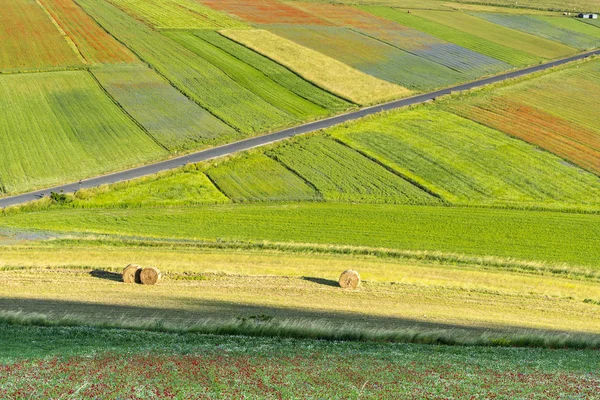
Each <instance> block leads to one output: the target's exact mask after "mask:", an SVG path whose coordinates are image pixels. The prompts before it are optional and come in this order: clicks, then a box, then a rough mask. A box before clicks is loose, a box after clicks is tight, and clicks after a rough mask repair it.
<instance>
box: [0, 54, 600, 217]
mask: <svg viewBox="0 0 600 400" xmlns="http://www.w3.org/2000/svg"><path fill="white" fill-rule="evenodd" d="M594 55H600V49H599V50H594V51H589V52H586V53H581V54H578V55H575V56H571V57H567V58H563V59H560V60H556V61H551V62H548V63H545V64H540V65H535V66H533V67H529V68H524V69H520V70H517V71H512V72H507V73H505V74H501V75H496V76H492V77H489V78H484V79H479V80H476V81H473V82H469V83H465V84H462V85H457V86H453V87H450V88H446V89H441V90H436V91H434V92H430V93H424V94H420V95H417V96H413V97H408V98H404V99H400V100H395V101H390V102H389V103H384V104H379V105H376V106H371V107H365V108H361V109H360V110H357V111H352V112H350V113H347V114H341V115H337V116H335V117H331V118H326V119H322V120H319V121H314V122H309V123H307V124H304V125H299V126H296V127H293V128H288V129H284V130H281V131H277V132H273V133H269V134H266V135H263V136H256V137H253V138H249V139H244V140H241V141H239V142H234V143H230V144H226V145H223V146H219V147H213V148H211V149H207V150H202V151H198V152H196V153H192V154H189V155H185V156H181V157H177V158H172V159H169V160H165V161H160V162H157V163H154V164H148V165H144V166H142V167H137V168H132V169H128V170H125V171H121V172H115V173H113V174H109V175H102V176H98V177H95V178H90V179H85V180H83V181H80V182H75V183H70V184H66V185H60V186H55V187H51V188H47V189H43V190H37V191H34V192H29V193H24V194H20V195H16V196H11V197H4V198H0V208H5V207H9V206H14V205H19V204H24V203H27V202H29V201H32V200H37V199H39V198H41V197H44V196H47V195H49V194H50V193H51V192H60V191H64V192H65V193H71V192H75V191H77V190H79V189H87V188H93V187H97V186H100V185H104V184H109V183H115V182H121V181H127V180H130V179H134V178H140V177H142V176H146V175H151V174H155V173H157V172H161V171H166V170H169V169H173V168H177V167H180V166H182V165H184V164H187V163H197V162H200V161H206V160H210V159H213V158H217V157H223V156H227V155H230V154H233V153H237V152H240V151H244V150H248V149H251V148H254V147H260V146H264V145H267V144H269V143H273V142H278V141H280V140H284V139H287V138H290V137H292V136H296V135H301V134H305V133H309V132H314V131H318V130H320V129H324V128H330V127H332V126H335V125H339V124H341V123H344V122H348V121H353V120H356V119H359V118H362V117H365V116H367V115H373V114H377V113H379V112H382V111H389V110H394V109H397V108H402V107H407V106H412V105H416V104H421V103H425V102H427V101H429V100H433V99H435V98H436V97H439V96H444V95H448V94H451V93H453V92H463V91H466V90H470V89H474V88H478V87H481V86H485V85H489V84H492V83H497V82H502V81H505V80H508V79H514V78H518V77H521V76H525V75H529V74H533V73H535V72H540V71H544V70H547V69H550V68H553V67H557V66H559V65H563V64H567V63H569V62H573V61H578V60H583V59H585V58H588V57H591V56H594Z"/></svg>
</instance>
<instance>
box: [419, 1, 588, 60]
mask: <svg viewBox="0 0 600 400" xmlns="http://www.w3.org/2000/svg"><path fill="white" fill-rule="evenodd" d="M412 14H414V15H417V16H419V17H422V18H425V19H428V20H430V21H433V22H435V23H439V24H441V25H445V26H448V27H450V28H454V29H457V30H459V31H462V32H466V33H469V34H471V35H474V36H477V37H480V38H482V39H486V40H489V41H490V42H493V43H497V44H500V45H503V46H507V47H510V48H513V49H517V50H519V51H523V52H525V53H528V54H531V55H534V56H537V57H542V58H545V59H554V58H558V57H564V56H567V55H569V54H573V53H575V51H576V50H575V49H574V48H573V47H569V46H566V45H564V44H562V43H558V42H554V41H551V40H548V39H544V38H541V37H538V36H534V35H531V34H528V33H525V32H521V31H518V30H514V29H509V28H506V27H504V26H502V25H497V24H495V23H492V22H489V21H486V20H485V19H482V18H478V17H475V16H473V15H469V14H467V13H463V12H444V11H429V10H427V11H425V10H416V11H414V12H412Z"/></svg>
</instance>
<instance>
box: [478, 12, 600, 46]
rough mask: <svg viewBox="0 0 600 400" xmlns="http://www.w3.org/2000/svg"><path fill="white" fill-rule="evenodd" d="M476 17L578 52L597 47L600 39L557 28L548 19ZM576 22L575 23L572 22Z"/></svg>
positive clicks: (501, 15)
mask: <svg viewBox="0 0 600 400" xmlns="http://www.w3.org/2000/svg"><path fill="white" fill-rule="evenodd" d="M476 15H477V17H480V18H482V19H485V20H486V21H490V22H493V23H494V24H498V25H502V26H505V27H507V28H510V29H514V30H518V31H522V32H525V33H529V34H532V35H535V36H539V37H542V38H546V39H549V40H553V41H556V42H560V43H563V44H565V45H567V46H570V47H574V48H576V49H579V50H586V49H592V48H595V47H598V45H599V44H600V39H599V38H598V37H597V36H595V37H592V36H587V35H584V34H582V33H580V32H577V31H574V30H571V29H567V28H565V27H559V26H557V25H556V24H553V23H551V22H550V21H549V20H548V19H538V18H536V17H533V16H528V15H503V14H476ZM574 22H577V21H574ZM561 25H562V26H564V25H565V24H561Z"/></svg>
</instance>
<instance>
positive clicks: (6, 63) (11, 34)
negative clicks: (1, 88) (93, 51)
mask: <svg viewBox="0 0 600 400" xmlns="http://www.w3.org/2000/svg"><path fill="white" fill-rule="evenodd" d="M0 43H2V45H1V46H0V70H4V71H18V70H40V69H44V68H53V67H67V66H75V65H81V61H80V59H79V58H78V57H77V54H76V52H75V50H74V49H72V48H71V47H70V46H69V44H68V42H67V40H66V39H65V38H64V37H63V36H62V35H61V33H60V31H59V30H58V29H57V28H56V26H54V25H53V23H52V21H51V20H50V18H49V17H48V16H47V15H46V14H45V12H44V10H43V9H42V7H40V5H39V4H37V3H36V1H35V0H19V1H5V2H3V3H2V12H1V13H0Z"/></svg>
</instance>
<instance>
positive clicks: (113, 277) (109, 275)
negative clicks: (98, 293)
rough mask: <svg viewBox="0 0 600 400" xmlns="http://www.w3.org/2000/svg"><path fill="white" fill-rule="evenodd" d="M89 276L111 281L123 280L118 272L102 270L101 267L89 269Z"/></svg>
mask: <svg viewBox="0 0 600 400" xmlns="http://www.w3.org/2000/svg"><path fill="white" fill-rule="evenodd" d="M90 276H92V277H94V278H99V279H106V280H108V281H113V282H123V277H122V276H121V274H118V273H116V272H109V271H103V270H101V269H95V270H93V271H91V272H90Z"/></svg>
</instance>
